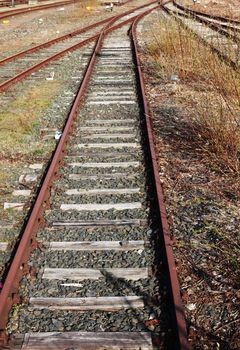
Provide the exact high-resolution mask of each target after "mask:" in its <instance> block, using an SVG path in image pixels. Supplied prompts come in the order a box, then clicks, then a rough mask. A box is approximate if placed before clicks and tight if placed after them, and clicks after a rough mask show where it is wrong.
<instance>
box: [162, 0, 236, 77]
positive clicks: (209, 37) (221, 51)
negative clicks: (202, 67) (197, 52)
mask: <svg viewBox="0 0 240 350" xmlns="http://www.w3.org/2000/svg"><path fill="white" fill-rule="evenodd" d="M162 6H163V9H164V10H165V11H166V12H167V13H168V14H169V15H172V16H174V17H175V19H177V20H178V21H179V22H180V23H181V24H182V25H183V26H184V27H185V28H186V29H188V30H190V31H191V32H192V33H194V34H195V35H197V36H198V37H199V38H200V39H201V41H203V42H204V43H205V44H207V45H209V46H210V47H211V49H212V50H213V51H214V52H216V53H217V54H218V55H219V57H220V58H221V59H223V60H224V61H225V62H226V63H227V64H229V65H230V66H231V67H232V68H234V69H235V70H238V69H239V46H240V26H239V24H238V23H237V21H234V25H233V24H232V23H226V22H227V19H225V21H224V20H223V18H222V17H221V19H222V20H220V19H219V18H218V17H214V16H210V15H209V16H207V15H206V14H205V15H204V16H203V15H202V14H201V15H200V14H199V13H198V12H194V11H190V10H189V9H187V8H185V7H184V6H182V5H179V4H178V3H177V2H176V1H170V2H168V3H166V4H164V5H162Z"/></svg>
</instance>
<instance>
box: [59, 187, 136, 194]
mask: <svg viewBox="0 0 240 350" xmlns="http://www.w3.org/2000/svg"><path fill="white" fill-rule="evenodd" d="M65 193H66V194H67V195H69V196H79V195H81V196H82V195H88V196H90V195H105V194H106V195H107V194H135V193H140V188H95V189H92V190H85V189H71V190H67V191H66V192H65Z"/></svg>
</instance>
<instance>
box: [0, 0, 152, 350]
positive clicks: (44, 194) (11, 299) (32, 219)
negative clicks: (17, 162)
mask: <svg viewBox="0 0 240 350" xmlns="http://www.w3.org/2000/svg"><path fill="white" fill-rule="evenodd" d="M155 2H156V1H152V2H151V3H148V5H151V4H153V3H155ZM145 6H147V5H144V6H140V7H137V8H135V9H132V10H130V11H128V13H132V12H134V11H136V10H138V9H139V8H143V7H145ZM145 12H147V13H148V12H149V11H145ZM125 15H126V14H125ZM123 16H124V15H123V14H120V15H118V16H115V17H114V18H113V19H112V20H111V21H109V22H108V23H107V25H106V26H105V27H104V28H103V29H102V30H101V33H100V34H99V35H98V38H97V41H96V45H95V47H94V49H93V53H92V56H91V58H90V60H89V63H88V66H87V69H86V72H85V74H84V77H83V79H82V82H81V85H80V87H79V90H78V92H77V94H76V97H75V100H74V103H73V105H72V107H71V111H70V113H69V115H68V118H67V121H66V124H65V127H64V129H63V133H62V136H61V138H60V141H59V143H58V145H57V147H56V150H55V152H54V155H53V157H52V160H51V162H50V165H49V167H48V170H47V172H46V174H45V177H44V179H43V181H42V186H41V188H40V190H39V192H38V195H37V198H36V200H35V203H34V205H33V207H32V210H31V213H30V216H29V218H28V221H27V223H26V226H25V228H24V231H23V234H22V237H21V240H20V242H19V245H18V247H17V250H16V253H15V256H14V258H13V261H12V263H11V266H10V268H9V270H8V273H7V276H6V279H5V281H4V284H3V288H2V291H1V294H0V345H6V344H7V342H8V334H7V332H6V326H7V322H8V315H9V312H10V310H11V308H12V305H13V304H16V303H19V302H20V297H19V294H18V289H19V283H20V281H21V279H22V277H23V276H24V274H26V273H28V272H29V271H30V268H29V267H28V259H29V256H30V253H31V251H32V250H33V249H34V248H36V247H37V241H36V233H37V231H38V230H39V229H40V228H41V227H43V226H44V210H45V208H47V207H48V205H49V198H50V195H51V190H52V186H53V182H54V179H56V178H57V177H58V176H59V169H60V167H61V166H62V165H63V157H64V156H65V154H66V147H67V146H68V142H69V137H70V135H71V134H72V132H73V127H74V122H75V119H76V117H77V113H78V110H79V107H80V103H81V101H82V98H83V96H84V94H85V91H86V88H87V86H88V82H89V79H90V77H91V74H92V71H93V67H94V64H95V61H96V57H97V55H98V53H99V50H100V48H101V46H102V42H103V38H104V36H105V35H106V34H107V33H109V32H111V31H113V30H115V29H117V28H120V27H121V26H123V25H125V24H127V23H129V22H131V21H133V20H134V19H135V18H137V17H138V16H139V15H136V16H134V17H133V18H130V19H127V20H125V21H123V22H121V23H119V24H116V25H115V26H111V25H112V24H113V23H114V22H115V21H117V20H118V19H120V18H121V17H123ZM110 26H111V27H110Z"/></svg>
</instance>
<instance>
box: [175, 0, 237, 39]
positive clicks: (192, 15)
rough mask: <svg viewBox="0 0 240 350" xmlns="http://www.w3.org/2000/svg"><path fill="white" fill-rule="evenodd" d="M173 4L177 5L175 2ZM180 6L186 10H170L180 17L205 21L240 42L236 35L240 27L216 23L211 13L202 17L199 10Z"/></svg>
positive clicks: (207, 24) (212, 27) (209, 25)
mask: <svg viewBox="0 0 240 350" xmlns="http://www.w3.org/2000/svg"><path fill="white" fill-rule="evenodd" d="M173 4H174V5H175V2H173ZM175 6H176V5H175ZM180 7H181V10H182V11H184V13H181V12H177V11H174V10H170V11H171V12H172V13H174V14H175V15H177V16H180V17H186V18H193V19H195V20H196V21H198V22H200V23H203V24H205V25H206V26H207V27H209V28H211V29H213V30H215V31H216V32H218V33H220V34H222V35H224V36H225V37H227V38H229V39H231V40H233V41H234V42H236V43H238V44H239V43H240V39H239V38H238V37H237V36H236V35H235V34H236V32H240V28H233V27H230V26H229V25H227V24H223V23H214V22H212V21H211V19H214V20H215V18H213V17H212V16H211V15H206V16H205V17H206V18H202V17H199V16H200V15H199V14H198V13H197V12H195V11H188V9H187V8H185V7H183V6H180ZM176 8H179V6H176ZM201 16H202V15H201ZM229 30H232V31H233V32H234V34H231V33H230V32H229Z"/></svg>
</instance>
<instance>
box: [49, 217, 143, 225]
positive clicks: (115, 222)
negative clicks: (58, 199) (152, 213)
mask: <svg viewBox="0 0 240 350" xmlns="http://www.w3.org/2000/svg"><path fill="white" fill-rule="evenodd" d="M147 224H148V222H147V220H141V219H123V220H87V221H84V220H81V221H67V222H66V221H64V222H61V221H58V222H53V224H52V226H53V227H61V226H63V227H64V226H66V227H74V226H76V227H99V226H147Z"/></svg>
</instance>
